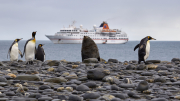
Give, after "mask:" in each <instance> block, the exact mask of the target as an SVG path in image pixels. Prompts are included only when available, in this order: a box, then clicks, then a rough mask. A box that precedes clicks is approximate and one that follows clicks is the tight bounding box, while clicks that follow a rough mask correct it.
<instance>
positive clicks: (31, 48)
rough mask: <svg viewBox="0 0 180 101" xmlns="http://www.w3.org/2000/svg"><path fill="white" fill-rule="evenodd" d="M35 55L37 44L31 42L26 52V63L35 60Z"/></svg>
mask: <svg viewBox="0 0 180 101" xmlns="http://www.w3.org/2000/svg"><path fill="white" fill-rule="evenodd" d="M34 55H35V43H34V42H32V41H29V42H28V43H27V45H26V52H25V58H26V61H32V60H33V59H34Z"/></svg>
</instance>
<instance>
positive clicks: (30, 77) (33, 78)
mask: <svg viewBox="0 0 180 101" xmlns="http://www.w3.org/2000/svg"><path fill="white" fill-rule="evenodd" d="M15 80H28V81H41V79H40V78H39V76H36V75H18V76H17V77H16V78H15Z"/></svg>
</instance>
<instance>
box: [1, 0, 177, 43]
mask: <svg viewBox="0 0 180 101" xmlns="http://www.w3.org/2000/svg"><path fill="white" fill-rule="evenodd" d="M179 4H180V1H179V0H173V1H169V0H158V1H157V0H113V1H109V0H90V1H85V0H77V1H71V0H66V1H64V0H51V1H50V0H38V1H37V0H31V1H24V0H16V1H14V0H8V1H0V13H1V16H0V31H1V35H2V36H1V37H0V39H1V40H14V39H15V38H21V37H23V39H24V40H27V39H29V38H31V32H32V31H37V39H38V40H48V39H47V38H46V37H45V34H50V35H53V34H54V33H56V32H57V31H59V30H60V28H62V27H63V26H66V27H68V26H69V24H71V22H72V21H73V20H76V21H77V23H76V24H75V25H76V26H77V27H79V25H80V24H82V25H83V27H84V28H87V29H92V26H93V25H94V24H96V25H97V26H99V25H100V23H102V21H107V22H108V24H109V27H110V28H118V29H122V30H123V31H125V32H126V33H127V34H128V36H129V38H130V40H140V39H141V38H143V37H145V36H147V35H151V36H152V37H155V38H156V39H159V40H179V39H178V37H180V35H179V33H180V30H179V27H180V25H179V24H180V13H179V10H180V6H179Z"/></svg>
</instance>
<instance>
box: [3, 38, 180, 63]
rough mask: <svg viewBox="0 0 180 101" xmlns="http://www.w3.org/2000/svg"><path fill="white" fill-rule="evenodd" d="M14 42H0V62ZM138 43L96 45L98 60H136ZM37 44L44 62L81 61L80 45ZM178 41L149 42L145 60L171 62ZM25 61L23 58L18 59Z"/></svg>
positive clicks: (177, 55) (44, 41)
mask: <svg viewBox="0 0 180 101" xmlns="http://www.w3.org/2000/svg"><path fill="white" fill-rule="evenodd" d="M13 41H14V40H0V47H1V49H0V53H1V55H0V61H9V60H10V59H9V58H7V53H8V50H9V47H10V46H11V44H12V43H13ZM25 42H26V40H21V41H19V49H20V50H21V52H22V53H23V51H24V45H25ZM139 42H140V41H128V42H127V43H126V44H97V46H98V49H99V53H100V58H103V59H105V60H106V61H108V59H117V60H118V61H121V62H124V61H130V60H138V49H137V50H136V51H134V47H135V46H136V45H137V44H138V43H139ZM38 44H45V45H44V46H43V48H44V51H45V54H46V58H45V60H63V59H65V60H67V61H72V62H76V61H82V59H81V47H82V44H54V43H52V42H51V41H50V40H37V41H36V47H37V46H38ZM178 44H180V41H151V42H150V45H151V46H150V47H151V48H150V55H149V58H148V59H147V60H161V61H171V59H172V58H179V57H180V56H179V54H180V51H179V50H180V47H179V46H178ZM19 59H21V60H23V61H24V60H25V58H24V57H23V58H20V56H19Z"/></svg>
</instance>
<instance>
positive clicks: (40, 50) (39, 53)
mask: <svg viewBox="0 0 180 101" xmlns="http://www.w3.org/2000/svg"><path fill="white" fill-rule="evenodd" d="M42 46H43V44H39V45H38V48H37V49H36V55H35V59H37V60H41V61H42V62H43V61H44V60H45V53H44V49H43V47H42Z"/></svg>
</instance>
